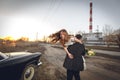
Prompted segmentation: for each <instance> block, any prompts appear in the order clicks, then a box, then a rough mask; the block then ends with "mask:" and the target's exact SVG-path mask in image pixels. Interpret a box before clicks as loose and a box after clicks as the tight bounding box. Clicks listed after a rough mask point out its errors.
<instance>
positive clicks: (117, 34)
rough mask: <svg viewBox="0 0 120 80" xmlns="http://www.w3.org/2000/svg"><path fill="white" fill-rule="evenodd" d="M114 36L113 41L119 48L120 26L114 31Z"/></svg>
mask: <svg viewBox="0 0 120 80" xmlns="http://www.w3.org/2000/svg"><path fill="white" fill-rule="evenodd" d="M115 36H116V38H114V39H115V42H116V43H117V45H118V46H119V48H120V28H119V29H118V30H116V31H115Z"/></svg>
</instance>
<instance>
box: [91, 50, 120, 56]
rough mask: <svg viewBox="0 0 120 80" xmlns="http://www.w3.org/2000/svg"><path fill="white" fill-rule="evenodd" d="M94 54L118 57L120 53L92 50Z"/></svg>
mask: <svg viewBox="0 0 120 80" xmlns="http://www.w3.org/2000/svg"><path fill="white" fill-rule="evenodd" d="M93 50H94V51H95V52H96V53H101V54H108V55H112V56H120V52H115V51H107V50H97V49H93Z"/></svg>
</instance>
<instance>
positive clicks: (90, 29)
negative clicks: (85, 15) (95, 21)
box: [89, 2, 92, 33]
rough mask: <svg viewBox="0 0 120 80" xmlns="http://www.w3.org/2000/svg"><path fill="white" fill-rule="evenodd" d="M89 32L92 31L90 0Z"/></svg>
mask: <svg viewBox="0 0 120 80" xmlns="http://www.w3.org/2000/svg"><path fill="white" fill-rule="evenodd" d="M89 33H92V2H90V19H89Z"/></svg>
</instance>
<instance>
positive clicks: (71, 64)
mask: <svg viewBox="0 0 120 80" xmlns="http://www.w3.org/2000/svg"><path fill="white" fill-rule="evenodd" d="M68 51H69V52H70V53H71V54H72V55H73V56H74V58H73V59H70V58H69V57H68V55H66V58H65V61H64V64H63V67H65V68H66V69H67V73H68V72H69V73H71V71H72V73H78V74H77V75H79V71H82V70H83V59H82V55H83V56H84V55H85V47H84V45H83V44H80V43H78V42H76V43H74V44H73V45H69V46H68ZM68 77H69V76H68ZM69 80H72V79H69ZM76 80H80V79H76Z"/></svg>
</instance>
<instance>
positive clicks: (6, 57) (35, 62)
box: [0, 52, 42, 80]
mask: <svg viewBox="0 0 120 80" xmlns="http://www.w3.org/2000/svg"><path fill="white" fill-rule="evenodd" d="M40 56H41V53H40V52H36V53H29V52H13V53H1V52H0V80H32V78H33V76H34V74H35V69H36V68H37V66H39V65H41V64H42V63H41V62H40Z"/></svg>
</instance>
